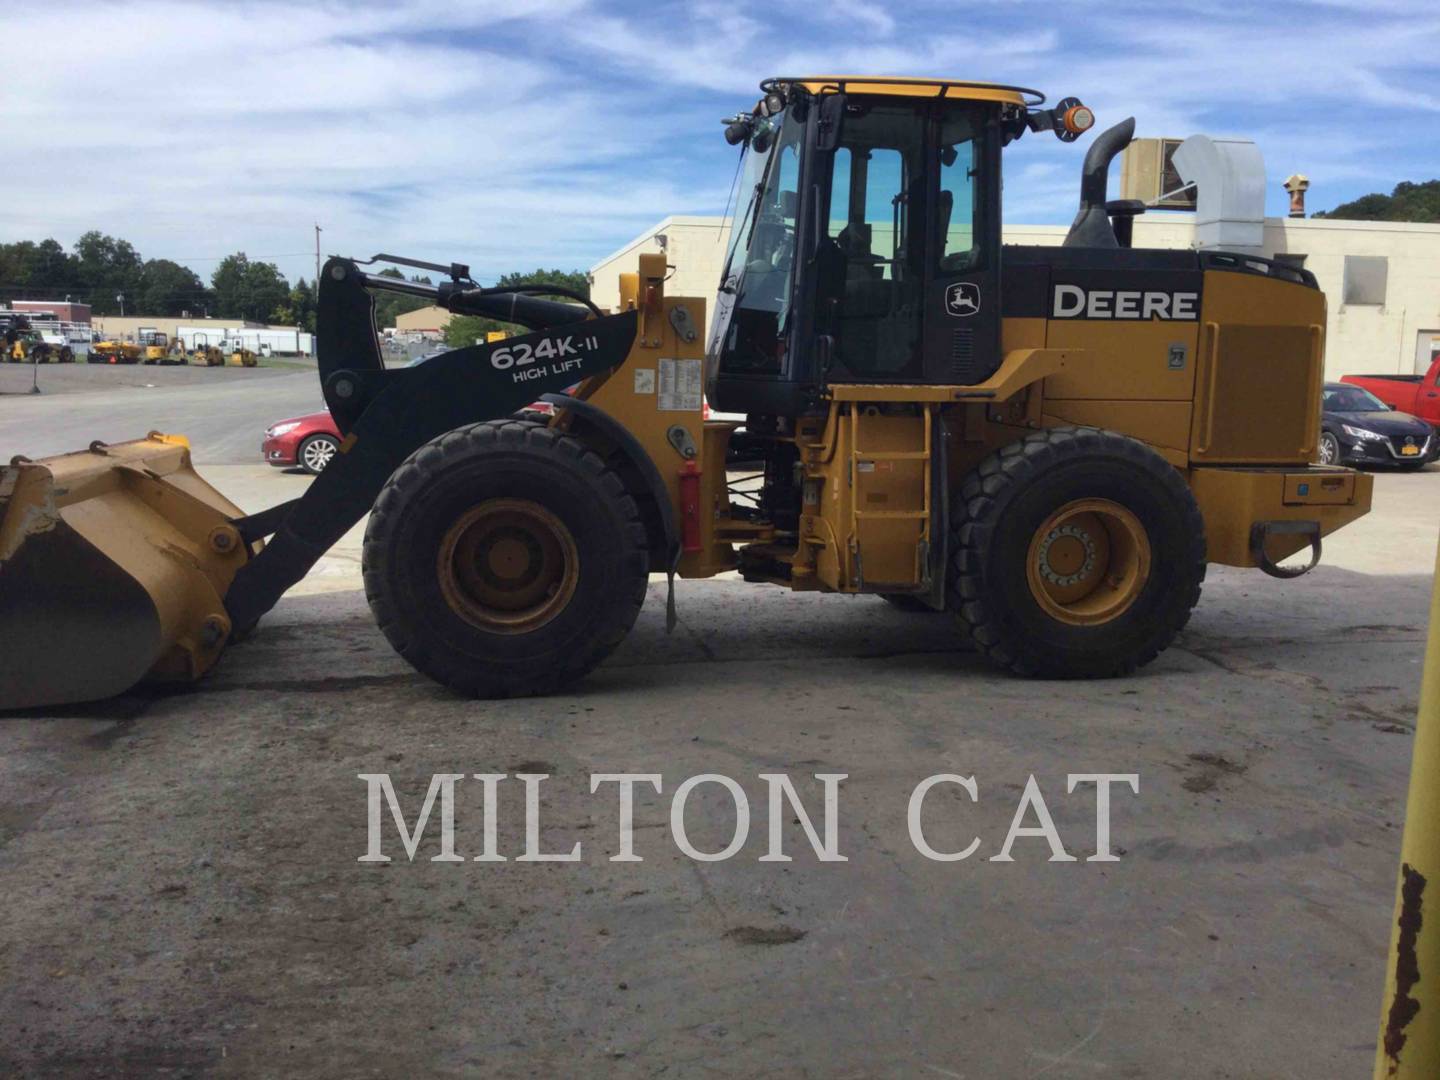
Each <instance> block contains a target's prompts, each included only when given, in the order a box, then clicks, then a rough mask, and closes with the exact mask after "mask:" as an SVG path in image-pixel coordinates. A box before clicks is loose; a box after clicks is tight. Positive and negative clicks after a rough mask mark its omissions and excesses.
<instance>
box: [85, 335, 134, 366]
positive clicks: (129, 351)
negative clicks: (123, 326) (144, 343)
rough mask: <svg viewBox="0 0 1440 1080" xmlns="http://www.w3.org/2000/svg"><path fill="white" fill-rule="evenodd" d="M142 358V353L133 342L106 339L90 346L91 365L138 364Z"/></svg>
mask: <svg viewBox="0 0 1440 1080" xmlns="http://www.w3.org/2000/svg"><path fill="white" fill-rule="evenodd" d="M143 358H144V351H143V350H142V349H141V347H140V346H139V345H136V344H135V343H134V342H133V341H122V340H121V339H119V338H107V339H106V340H104V341H97V342H95V343H94V344H93V345H91V346H90V356H89V361H90V363H92V364H138V363H140V361H141V360H142V359H143Z"/></svg>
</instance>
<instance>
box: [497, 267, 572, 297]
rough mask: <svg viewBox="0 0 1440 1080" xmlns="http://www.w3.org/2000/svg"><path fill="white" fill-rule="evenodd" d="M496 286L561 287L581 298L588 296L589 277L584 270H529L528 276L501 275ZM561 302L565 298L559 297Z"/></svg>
mask: <svg viewBox="0 0 1440 1080" xmlns="http://www.w3.org/2000/svg"><path fill="white" fill-rule="evenodd" d="M495 284H496V285H562V286H564V287H565V288H567V289H571V290H573V291H574V292H578V293H579V294H580V295H581V296H589V295H590V275H589V274H587V273H585V271H584V270H531V271H530V272H529V273H528V274H521V273H514V274H502V275H500V280H499V281H497V282H496V283H495ZM559 299H561V300H563V299H565V297H563V296H562V297H559Z"/></svg>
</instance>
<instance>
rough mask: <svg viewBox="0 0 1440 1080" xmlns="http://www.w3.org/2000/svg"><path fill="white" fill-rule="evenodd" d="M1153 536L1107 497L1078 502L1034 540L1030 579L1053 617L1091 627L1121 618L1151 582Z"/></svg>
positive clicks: (1068, 505)
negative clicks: (1151, 544) (1149, 535)
mask: <svg viewBox="0 0 1440 1080" xmlns="http://www.w3.org/2000/svg"><path fill="white" fill-rule="evenodd" d="M1150 562H1151V552H1150V538H1149V537H1148V536H1147V535H1146V533H1145V527H1144V526H1143V525H1141V524H1140V519H1139V518H1137V517H1136V516H1135V515H1134V514H1132V513H1131V512H1130V511H1129V510H1127V509H1126V508H1125V507H1123V506H1121V505H1120V504H1119V503H1117V502H1111V501H1110V500H1109V499H1077V500H1076V501H1074V502H1070V503H1066V504H1065V505H1064V506H1062V507H1061V508H1060V509H1059V510H1056V511H1055V513H1053V514H1051V515H1050V516H1049V517H1048V518H1046V519H1045V523H1044V524H1043V525H1041V526H1040V528H1039V529H1037V530H1036V531H1035V535H1034V536H1033V537H1032V538H1031V540H1030V550H1029V552H1028V554H1027V556H1026V561H1025V569H1026V579H1027V581H1028V583H1029V585H1030V592H1031V594H1032V595H1033V596H1034V597H1035V600H1036V602H1037V603H1038V604H1039V605H1040V607H1041V609H1042V610H1044V611H1045V613H1046V614H1048V615H1049V616H1050V617H1051V618H1054V619H1057V620H1059V621H1060V622H1063V623H1068V624H1070V625H1072V626H1093V625H1095V624H1096V623H1105V622H1110V621H1111V620H1113V619H1117V618H1119V617H1120V616H1121V615H1123V614H1124V613H1125V612H1126V611H1127V610H1129V608H1130V606H1131V605H1132V604H1133V603H1135V600H1136V598H1137V597H1138V596H1139V595H1140V593H1141V590H1143V589H1144V587H1145V582H1146V581H1148V580H1149V579H1150Z"/></svg>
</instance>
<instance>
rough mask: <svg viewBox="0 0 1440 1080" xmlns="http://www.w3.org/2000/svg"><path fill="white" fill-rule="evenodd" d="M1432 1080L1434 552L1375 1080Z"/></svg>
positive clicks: (1438, 916)
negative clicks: (1427, 633) (1426, 639)
mask: <svg viewBox="0 0 1440 1080" xmlns="http://www.w3.org/2000/svg"><path fill="white" fill-rule="evenodd" d="M1422 1077H1423V1078H1424V1080H1434V1078H1435V1077H1440V552H1437V553H1436V558H1435V589H1434V593H1433V595H1432V597H1431V600H1430V642H1429V645H1427V646H1426V650H1425V676H1424V679H1423V681H1422V682H1421V684H1420V711H1419V713H1418V714H1417V715H1416V717H1415V746H1414V751H1413V756H1412V758H1411V762H1410V795H1409V798H1408V799H1407V801H1406V805H1405V835H1404V838H1403V839H1402V840H1401V842H1400V880H1399V883H1398V885H1397V886H1396V896H1395V925H1394V927H1393V928H1392V929H1391V931H1390V951H1389V952H1388V953H1387V954H1386V963H1385V1000H1384V1003H1383V1005H1382V1007H1381V1010H1380V1042H1379V1045H1378V1046H1377V1047H1376V1048H1375V1080H1420V1078H1422Z"/></svg>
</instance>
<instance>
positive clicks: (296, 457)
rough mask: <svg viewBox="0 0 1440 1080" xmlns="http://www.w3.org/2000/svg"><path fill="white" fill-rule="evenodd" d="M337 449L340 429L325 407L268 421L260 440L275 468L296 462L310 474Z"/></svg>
mask: <svg viewBox="0 0 1440 1080" xmlns="http://www.w3.org/2000/svg"><path fill="white" fill-rule="evenodd" d="M339 449H340V430H339V429H338V428H337V427H336V426H335V421H334V420H332V419H330V414H329V413H328V412H326V411H324V410H321V411H320V412H314V413H310V414H308V415H307V416H296V417H293V418H291V419H289V420H281V421H280V422H279V423H276V424H271V425H270V426H269V427H268V428H266V429H265V441H264V442H263V443H261V444H260V452H261V453H262V454H263V455H265V460H266V461H267V462H269V463H270V464H271V465H274V466H275V467H276V468H277V469H290V468H294V467H295V466H296V465H298V466H300V468H302V469H304V470H305V471H306V472H307V473H309V474H310V475H312V476H314V475H315V474H316V473H319V472H321V471H322V470H323V469H324V468H325V466H326V465H329V464H330V459H331V458H333V457H334V456H335V451H337V450H339Z"/></svg>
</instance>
